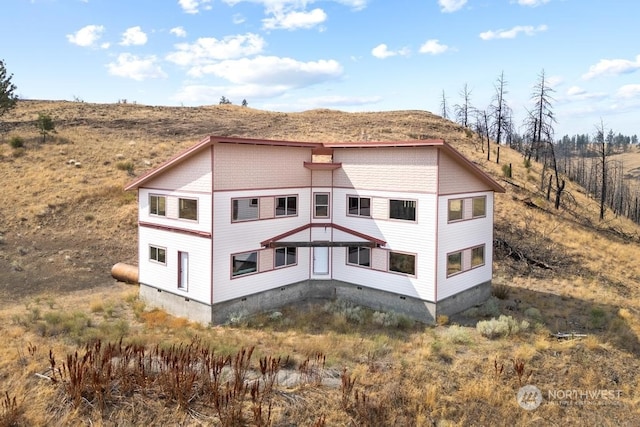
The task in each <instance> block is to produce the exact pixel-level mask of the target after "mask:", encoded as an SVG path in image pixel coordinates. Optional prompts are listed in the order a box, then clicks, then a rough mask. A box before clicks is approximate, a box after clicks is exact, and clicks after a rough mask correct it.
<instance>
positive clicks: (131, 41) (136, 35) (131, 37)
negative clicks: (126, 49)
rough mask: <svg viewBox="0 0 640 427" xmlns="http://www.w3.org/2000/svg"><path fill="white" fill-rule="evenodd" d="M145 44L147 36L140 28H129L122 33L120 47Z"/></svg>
mask: <svg viewBox="0 0 640 427" xmlns="http://www.w3.org/2000/svg"><path fill="white" fill-rule="evenodd" d="M146 43H147V35H146V34H145V33H144V31H142V28H140V27H131V28H127V30H126V31H125V32H124V33H122V41H121V42H120V44H121V45H122V46H132V45H135V46H141V45H143V44H146Z"/></svg>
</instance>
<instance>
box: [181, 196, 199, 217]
mask: <svg viewBox="0 0 640 427" xmlns="http://www.w3.org/2000/svg"><path fill="white" fill-rule="evenodd" d="M178 217H179V218H182V219H192V220H194V221H197V220H198V201H197V200H196V199H178Z"/></svg>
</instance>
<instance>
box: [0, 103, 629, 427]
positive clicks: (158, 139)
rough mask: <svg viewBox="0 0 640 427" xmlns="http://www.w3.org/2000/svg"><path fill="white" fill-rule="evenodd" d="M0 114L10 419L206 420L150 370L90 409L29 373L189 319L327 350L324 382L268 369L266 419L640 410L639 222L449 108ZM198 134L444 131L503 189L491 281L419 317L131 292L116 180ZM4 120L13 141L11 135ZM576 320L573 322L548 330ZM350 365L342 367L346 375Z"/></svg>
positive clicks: (25, 107) (272, 346) (174, 339)
mask: <svg viewBox="0 0 640 427" xmlns="http://www.w3.org/2000/svg"><path fill="white" fill-rule="evenodd" d="M38 113H46V114H49V115H50V116H51V117H52V118H53V119H54V122H55V124H56V133H55V134H53V135H52V137H49V138H48V139H47V142H46V143H41V142H40V136H39V135H38V133H37V130H36V129H35V127H34V123H35V119H36V118H37V116H38ZM0 126H1V128H0V130H1V131H2V133H1V134H0V178H1V179H2V181H1V182H2V184H3V187H4V188H3V191H1V192H0V320H2V322H0V333H2V334H3V335H5V336H7V337H9V338H10V339H11V341H10V342H11V343H10V345H8V346H6V347H5V348H3V349H2V350H0V384H1V385H2V387H0V391H7V393H8V394H7V395H6V396H5V399H4V400H5V401H6V402H8V403H6V404H5V402H3V405H2V408H0V425H2V424H3V422H4V421H6V420H8V419H9V418H11V417H15V418H16V419H17V420H18V424H24V425H34V424H35V425H42V424H51V423H57V422H59V423H62V424H87V423H88V422H89V420H91V422H92V423H93V424H98V425H115V424H122V423H124V424H135V425H137V424H142V423H150V424H158V423H165V424H166V423H170V424H175V423H179V422H180V423H184V424H193V425H198V424H211V423H214V424H215V423H218V422H220V420H221V419H222V418H221V416H220V414H218V415H216V411H215V410H213V409H212V407H213V406H215V405H213V406H211V405H212V404H211V403H209V404H207V403H206V402H201V401H200V400H198V399H195V398H194V400H193V402H192V403H191V404H181V403H180V402H181V401H180V399H179V398H177V397H176V396H175V395H172V394H171V393H169V394H167V393H166V392H161V391H158V390H162V388H159V389H157V390H156V389H155V388H154V387H156V385H151V384H149V385H148V396H147V398H145V396H143V394H142V393H140V392H131V393H129V394H126V393H124V392H121V395H120V394H118V393H115V394H118V395H117V396H115V397H113V396H112V397H113V401H110V403H109V405H107V406H106V407H105V408H103V409H100V405H98V404H97V402H96V400H95V399H93V400H92V396H93V398H95V394H86V393H85V394H83V396H84V397H85V400H86V401H83V400H80V401H78V402H79V403H78V402H76V401H74V399H73V398H72V397H70V394H69V389H70V387H68V385H69V382H68V381H66V382H65V381H64V380H62V381H60V382H58V383H56V384H52V383H51V382H50V381H48V380H46V379H42V378H41V377H39V376H37V375H36V374H40V375H45V376H49V377H51V376H52V372H53V371H51V370H50V362H49V356H48V355H49V349H53V350H54V352H55V354H56V355H57V359H58V360H59V361H62V360H64V359H65V357H66V354H68V353H69V354H72V353H73V352H74V351H75V350H76V349H78V348H80V347H81V346H82V345H83V344H86V343H92V342H93V343H95V342H96V341H97V340H103V341H104V342H106V341H109V340H113V341H117V340H118V339H120V338H122V339H123V342H124V343H125V344H126V343H129V344H139V345H145V346H148V347H149V346H151V347H152V346H154V345H157V344H161V345H163V346H165V347H168V346H169V345H170V344H171V343H182V342H185V343H188V342H191V340H192V339H193V338H194V336H195V335H197V336H198V337H199V339H201V340H202V341H203V342H204V343H206V344H207V345H210V346H213V347H215V348H216V349H217V351H218V352H223V353H224V352H226V353H227V354H235V352H238V351H239V350H240V349H242V348H248V347H252V346H254V347H255V348H256V350H255V351H256V354H257V355H258V356H260V357H261V356H265V357H266V356H268V355H272V356H274V357H275V356H283V357H284V356H290V357H291V362H288V364H287V365H286V369H284V367H283V371H287V372H298V373H300V372H303V371H304V369H301V368H303V367H304V366H305V361H306V362H307V363H306V366H307V367H308V366H309V364H311V365H313V363H314V360H316V359H314V357H315V356H317V355H318V354H322V355H323V356H324V357H326V365H323V366H322V367H319V366H316V368H317V369H316V370H315V371H314V372H320V373H321V375H320V377H321V381H315V380H313V381H311V380H309V381H305V380H304V379H305V378H306V379H307V380H308V379H309V378H310V377H309V376H308V375H307V377H305V376H300V378H298V380H297V381H294V383H287V384H286V385H285V384H280V385H279V388H278V393H276V394H273V395H272V396H271V397H270V401H271V402H272V406H273V413H272V417H271V419H270V421H271V422H272V423H273V424H274V425H286V424H294V425H367V423H369V424H368V425H375V424H376V423H377V422H375V423H374V422H373V421H372V420H377V421H380V420H382V422H383V424H385V425H392V424H393V425H430V424H434V423H436V424H438V425H471V424H483V425H501V424H504V423H505V420H509V424H513V425H529V424H539V423H541V422H542V420H546V422H551V423H555V424H571V425H577V424H585V423H589V424H598V425H633V424H634V423H635V422H636V420H637V418H638V416H640V409H639V408H640V396H639V395H638V392H637V390H638V386H639V383H638V382H639V380H638V376H637V372H638V370H639V369H640V362H639V361H638V356H639V355H640V343H639V341H638V336H639V335H638V334H640V299H639V296H640V290H639V289H638V288H639V284H640V266H638V263H637V260H638V259H640V240H639V236H640V228H638V227H637V226H635V225H633V224H631V223H629V222H627V221H625V220H623V219H620V218H615V217H613V216H611V215H608V216H607V217H606V218H605V221H602V222H601V221H599V220H598V206H597V203H595V202H594V201H592V200H589V199H588V198H587V197H586V196H585V195H584V191H583V190H582V189H581V188H579V187H576V186H574V185H573V184H572V183H568V185H567V192H566V196H565V198H564V199H563V205H562V209H560V210H559V211H556V210H554V209H553V205H552V204H549V203H548V202H547V201H546V200H545V198H544V194H543V193H541V192H540V191H539V186H540V182H541V175H540V174H541V167H540V165H537V164H533V165H532V166H531V167H530V168H525V167H524V165H523V162H522V158H521V157H520V156H519V155H518V154H517V153H515V152H512V151H511V150H509V149H508V148H506V147H501V148H500V164H497V163H496V162H495V159H496V157H497V152H496V151H497V148H496V147H495V146H494V147H492V150H491V151H492V152H491V153H490V157H491V160H490V161H487V160H486V158H487V153H486V152H483V151H482V150H481V145H480V144H479V141H478V140H477V138H476V136H475V135H473V134H472V133H470V132H465V131H464V129H462V128H460V127H459V126H457V125H456V124H454V123H451V122H449V121H445V120H443V119H441V118H439V117H438V116H435V115H433V114H430V113H428V112H424V111H394V112H371V113H343V112H337V111H329V110H314V111H308V112H304V113H286V114H285V113H277V112H266V111H258V110H253V109H250V108H242V107H238V106H232V105H231V106H229V105H225V106H211V107H199V108H185V107H175V108H169V107H152V106H142V105H131V104H111V105H97V104H86V103H72V102H52V101H50V102H47V101H21V102H19V104H18V108H16V109H15V110H14V111H12V112H11V113H9V114H7V115H5V116H3V117H2V119H1V122H0ZM208 134H214V135H224V136H241V137H253V138H272V139H276V138H278V139H291V140H305V141H339V140H343V141H355V140H358V141H362V140H370V141H374V140H406V139H414V138H444V139H445V140H447V141H448V142H450V143H451V144H452V145H453V146H455V147H456V148H457V149H458V150H460V151H461V152H463V153H464V154H465V155H467V156H468V157H469V158H471V159H472V160H473V161H474V162H476V163H477V164H478V165H479V166H480V167H481V168H483V169H484V170H486V171H487V172H488V173H490V174H492V175H493V176H494V177H495V178H496V179H497V180H498V181H500V182H501V183H502V185H503V186H504V187H506V189H507V193H506V194H502V195H498V196H497V197H496V218H495V219H496V232H495V236H496V242H497V246H496V256H495V259H494V269H495V282H496V284H497V286H496V290H497V291H496V295H497V296H499V297H500V298H494V299H492V300H491V301H490V302H489V303H488V304H486V305H485V306H483V307H480V308H479V309H476V310H472V311H471V312H467V313H465V314H464V315H463V316H458V317H456V318H454V319H448V321H447V319H441V321H442V323H443V325H441V326H438V327H426V328H425V327H424V326H421V325H414V324H411V323H410V322H407V321H406V319H398V318H394V317H393V316H386V315H384V314H383V313H371V312H368V311H366V310H360V309H358V308H354V307H344V306H335V305H334V306H331V305H326V306H313V307H311V306H310V307H307V309H306V310H292V309H287V310H283V311H282V312H280V314H279V315H277V316H276V315H271V316H259V317H256V318H253V319H239V321H238V322H237V324H234V325H229V326H224V327H203V326H198V325H191V324H188V323H187V322H185V321H183V320H181V319H174V318H171V317H170V316H166V315H165V314H163V313H160V312H157V311H151V312H150V311H147V310H145V309H144V306H143V305H142V304H141V303H140V302H139V301H137V299H136V297H135V287H134V286H130V285H124V284H119V283H115V282H114V280H113V279H111V277H110V274H109V271H110V268H111V266H112V265H113V264H114V263H116V262H122V261H123V262H130V263H135V260H136V256H137V255H136V221H137V216H136V203H135V194H130V193H125V192H124V191H122V188H123V186H124V184H125V183H126V182H127V181H129V180H131V179H132V178H133V177H134V176H136V175H138V174H140V173H142V172H144V171H145V170H148V169H149V168H153V167H154V166H157V165H158V164H159V163H160V162H162V161H163V160H165V159H167V158H168V157H169V156H171V155H173V154H175V153H176V152H177V151H179V150H182V149H184V148H186V147H188V146H189V145H191V144H194V143H196V142H198V141H199V140H200V139H201V138H202V137H204V136H205V135H208ZM16 138H21V139H22V140H23V141H24V147H23V148H12V147H11V145H10V143H11V142H12V141H14V145H15V140H16ZM627 161H628V162H629V163H630V164H634V163H632V162H633V161H632V160H630V159H629V160H625V162H627ZM506 164H511V165H512V168H513V177H512V178H511V179H509V180H506V179H504V178H503V172H502V167H503V166H504V165H506ZM500 314H504V315H508V316H511V317H512V318H513V319H515V320H516V321H517V322H518V325H522V324H521V323H520V322H522V321H526V322H527V323H528V324H529V327H528V328H526V329H525V330H523V331H520V332H518V333H516V332H515V331H512V332H513V333H512V334H511V335H509V336H507V337H497V338H493V339H490V338H487V337H486V336H484V335H482V334H481V333H480V332H479V330H478V329H477V328H476V324H477V323H478V322H479V321H483V320H489V319H491V318H492V317H498V316H499V315H500ZM385 316H386V317H385ZM572 331H573V332H579V333H581V334H584V335H586V337H584V338H582V339H572V340H566V341H565V340H562V341H558V340H557V339H556V338H553V337H550V334H551V333H555V332H572ZM485 335H487V334H486V333H485ZM254 359H256V360H254V362H255V364H256V365H257V357H255V356H254ZM519 363H522V365H519ZM502 366H503V367H504V368H503V369H500V367H502ZM519 366H520V367H522V369H519ZM343 368H347V371H346V375H345V374H342V377H341V373H342V372H343V371H342V369H343ZM349 379H353V380H355V384H354V385H353V387H352V388H351V389H349V387H348V385H349V381H348V380H349ZM345 381H346V383H345ZM525 383H529V384H534V385H536V386H538V387H539V388H540V389H541V390H543V391H544V395H545V399H546V400H545V401H544V402H543V404H542V405H541V406H540V407H539V408H538V409H536V410H533V411H526V410H524V409H522V408H521V407H520V406H518V404H517V402H516V394H517V392H518V390H519V388H520V385H524V384H525ZM65 384H66V387H65V386H64V385H65ZM158 387H160V386H158ZM556 389H561V390H581V391H582V390H618V391H620V393H619V396H618V397H617V398H616V399H614V400H608V401H604V400H602V399H599V400H597V401H596V400H593V401H588V402H585V401H571V400H569V401H568V402H565V404H564V405H563V404H561V402H559V401H558V400H555V401H554V400H553V399H548V398H547V397H548V396H547V391H548V390H556ZM118 390H120V388H118ZM356 392H358V393H359V394H356ZM172 396H173V397H172ZM363 396H366V397H363ZM148 397H151V399H149V398H148ZM13 398H15V403H12V402H13V401H12V399H13ZM125 401H126V403H125ZM74 402H76V403H74ZM249 402H250V399H249V397H248V394H247V403H246V405H245V406H244V410H245V416H244V418H245V420H249V419H251V416H250V414H251V405H250V403H249ZM54 420H55V421H54Z"/></svg>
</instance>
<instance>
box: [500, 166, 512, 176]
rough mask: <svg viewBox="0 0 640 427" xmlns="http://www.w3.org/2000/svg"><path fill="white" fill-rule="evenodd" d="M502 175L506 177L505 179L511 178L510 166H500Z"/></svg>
mask: <svg viewBox="0 0 640 427" xmlns="http://www.w3.org/2000/svg"><path fill="white" fill-rule="evenodd" d="M502 174H503V175H504V176H505V177H506V178H511V165H510V164H509V165H508V164H506V163H505V164H503V165H502Z"/></svg>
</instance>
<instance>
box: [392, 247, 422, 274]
mask: <svg viewBox="0 0 640 427" xmlns="http://www.w3.org/2000/svg"><path fill="white" fill-rule="evenodd" d="M389 271H395V272H397V273H404V274H409V275H411V276H415V274H416V256H415V255H412V254H405V253H400V252H389Z"/></svg>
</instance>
